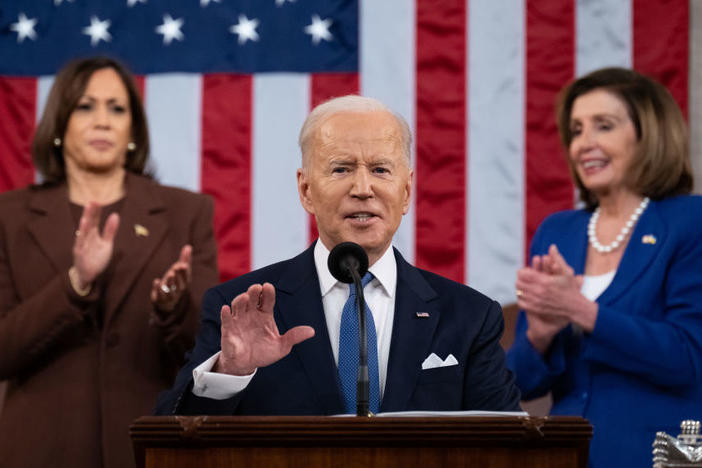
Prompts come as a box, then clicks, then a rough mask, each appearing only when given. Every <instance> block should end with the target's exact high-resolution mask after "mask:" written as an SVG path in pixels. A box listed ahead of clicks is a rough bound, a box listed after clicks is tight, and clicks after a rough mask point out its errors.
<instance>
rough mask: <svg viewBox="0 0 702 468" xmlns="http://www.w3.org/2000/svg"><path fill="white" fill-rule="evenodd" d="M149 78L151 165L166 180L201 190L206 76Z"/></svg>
mask: <svg viewBox="0 0 702 468" xmlns="http://www.w3.org/2000/svg"><path fill="white" fill-rule="evenodd" d="M145 81H146V83H145V85H144V88H145V94H146V101H145V103H146V115H147V118H148V120H149V138H150V142H151V157H150V164H149V169H150V170H152V171H153V172H154V173H155V176H156V179H157V180H158V181H159V182H160V183H162V184H165V185H174V186H177V187H182V188H186V189H189V190H193V191H199V190H200V129H201V128H202V119H201V116H202V76H201V75H199V74H192V73H187V74H186V73H171V74H165V75H149V76H148V77H147V78H146V80H145Z"/></svg>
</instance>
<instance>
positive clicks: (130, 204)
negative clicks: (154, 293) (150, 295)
mask: <svg viewBox="0 0 702 468" xmlns="http://www.w3.org/2000/svg"><path fill="white" fill-rule="evenodd" d="M126 184H127V185H126V187H127V196H126V197H125V199H124V205H123V206H122V210H121V212H120V224H119V230H118V231H117V237H116V238H115V250H114V252H113V254H112V261H111V263H112V268H113V269H114V270H113V274H112V275H113V278H114V280H113V281H112V282H111V283H110V284H109V285H108V288H107V290H106V292H105V294H106V296H107V300H106V301H105V303H106V304H107V309H106V311H105V323H106V324H107V323H108V322H109V320H110V319H111V318H112V316H113V315H114V312H115V310H117V309H118V308H119V307H120V306H121V305H122V302H123V301H124V299H125V298H126V296H127V294H128V292H129V290H130V289H131V287H132V285H133V283H134V281H135V280H136V278H137V277H138V275H139V273H141V271H142V269H143V267H144V265H145V263H146V261H147V260H148V259H149V258H150V257H151V255H152V254H153V252H154V250H155V249H156V247H158V245H159V244H160V243H161V241H162V240H163V238H164V236H165V235H166V232H167V231H168V223H167V220H166V216H165V205H164V204H163V202H162V201H161V199H160V197H159V196H158V193H157V192H156V191H154V190H152V187H151V182H150V181H148V180H146V179H143V178H141V177H136V176H132V175H127V180H126ZM176 260H177V259H176V258H174V259H173V261H176ZM162 273H165V271H163V272H162ZM146 280H147V281H149V282H151V280H152V278H147V279H146Z"/></svg>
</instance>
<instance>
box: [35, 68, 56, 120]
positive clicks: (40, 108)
mask: <svg viewBox="0 0 702 468" xmlns="http://www.w3.org/2000/svg"><path fill="white" fill-rule="evenodd" d="M53 85H54V76H53V75H50V76H40V77H39V78H38V79H37V122H39V119H41V115H42V114H43V113H44V107H45V106H46V101H47V100H48V99H49V92H50V91H51V87H52V86H53Z"/></svg>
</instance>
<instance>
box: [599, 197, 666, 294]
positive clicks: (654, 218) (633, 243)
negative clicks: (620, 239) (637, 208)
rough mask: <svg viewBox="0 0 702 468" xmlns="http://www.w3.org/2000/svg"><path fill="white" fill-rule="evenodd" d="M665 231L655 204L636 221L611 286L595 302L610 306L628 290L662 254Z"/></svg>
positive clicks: (651, 204) (652, 203)
mask: <svg viewBox="0 0 702 468" xmlns="http://www.w3.org/2000/svg"><path fill="white" fill-rule="evenodd" d="M666 235H667V232H666V229H665V224H664V223H663V221H662V219H661V217H660V214H659V213H658V204H657V203H656V202H651V203H650V205H649V206H648V208H647V209H646V211H644V212H643V214H642V215H641V218H639V221H638V223H636V227H635V228H634V231H633V233H632V234H631V238H630V239H629V243H628V244H627V246H626V250H624V255H623V256H622V259H621V261H620V262H619V267H618V268H617V272H616V274H615V276H614V279H613V280H612V283H611V285H610V286H609V287H608V288H607V289H606V290H605V292H604V293H602V295H601V296H600V297H599V298H598V300H597V302H600V303H604V304H606V303H611V302H613V301H615V300H616V299H617V298H618V297H619V296H620V295H621V294H623V293H624V292H626V291H628V290H630V289H631V287H632V284H633V283H635V282H636V281H638V279H639V277H640V276H641V274H642V273H643V272H644V271H646V268H647V267H648V265H649V264H650V263H651V261H653V259H654V258H655V257H656V255H658V252H660V251H661V246H662V245H663V244H664V242H665V240H666Z"/></svg>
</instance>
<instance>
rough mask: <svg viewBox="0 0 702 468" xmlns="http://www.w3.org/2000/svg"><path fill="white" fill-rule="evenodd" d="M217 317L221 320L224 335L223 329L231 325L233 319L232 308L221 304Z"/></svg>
mask: <svg viewBox="0 0 702 468" xmlns="http://www.w3.org/2000/svg"><path fill="white" fill-rule="evenodd" d="M232 303H233V302H232ZM219 319H220V320H221V321H222V335H224V331H225V330H226V329H229V328H230V327H231V324H232V320H233V318H232V309H230V308H229V306H228V305H223V306H222V308H221V309H219Z"/></svg>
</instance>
